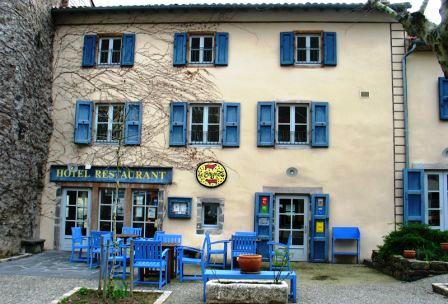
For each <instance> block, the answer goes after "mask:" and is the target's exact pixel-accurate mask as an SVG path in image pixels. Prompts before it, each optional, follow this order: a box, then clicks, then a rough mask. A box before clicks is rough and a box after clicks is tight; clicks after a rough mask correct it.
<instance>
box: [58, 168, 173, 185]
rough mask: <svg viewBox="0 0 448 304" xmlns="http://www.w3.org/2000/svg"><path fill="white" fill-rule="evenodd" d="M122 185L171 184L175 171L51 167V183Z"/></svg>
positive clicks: (167, 169)
mask: <svg viewBox="0 0 448 304" xmlns="http://www.w3.org/2000/svg"><path fill="white" fill-rule="evenodd" d="M117 177H118V180H119V182H120V183H136V184H171V183H172V181H173V169H172V168H163V167H123V168H121V169H120V170H118V172H117V169H116V168H114V167H94V166H92V167H91V168H90V169H85V167H82V166H79V167H78V168H77V169H73V168H68V167H67V166H61V165H56V166H51V168H50V181H51V182H93V183H114V182H116V179H117Z"/></svg>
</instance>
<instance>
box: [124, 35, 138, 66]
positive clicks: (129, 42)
mask: <svg viewBox="0 0 448 304" xmlns="http://www.w3.org/2000/svg"><path fill="white" fill-rule="evenodd" d="M134 54H135V34H134V33H126V34H123V43H122V48H121V66H126V67H131V66H133V65H134V56H135V55H134Z"/></svg>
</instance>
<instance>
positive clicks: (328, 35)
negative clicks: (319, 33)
mask: <svg viewBox="0 0 448 304" xmlns="http://www.w3.org/2000/svg"><path fill="white" fill-rule="evenodd" d="M337 61H338V60H337V50H336V33H335V32H324V65H330V66H335V65H336V64H337Z"/></svg>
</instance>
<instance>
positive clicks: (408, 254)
mask: <svg viewBox="0 0 448 304" xmlns="http://www.w3.org/2000/svg"><path fill="white" fill-rule="evenodd" d="M415 254H416V253H415V250H403V256H404V257H405V258H407V259H415Z"/></svg>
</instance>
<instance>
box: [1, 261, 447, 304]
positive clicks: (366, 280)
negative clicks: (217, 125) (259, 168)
mask: <svg viewBox="0 0 448 304" xmlns="http://www.w3.org/2000/svg"><path fill="white" fill-rule="evenodd" d="M43 257H45V256H44V255H43V256H41V257H39V256H35V257H31V258H27V259H29V260H28V261H26V259H22V260H21V262H18V261H17V262H7V263H8V264H9V263H17V264H9V265H5V264H6V263H2V264H3V265H0V303H1V304H22V303H30V304H44V303H45V304H46V303H49V302H51V301H52V300H54V299H56V298H58V297H60V296H61V295H62V294H64V293H65V292H67V291H69V290H71V289H73V288H74V287H77V286H85V287H95V286H96V284H97V282H96V281H95V279H92V278H93V277H95V275H94V273H92V274H91V276H90V278H91V279H79V278H70V275H71V274H72V273H73V269H71V268H69V266H70V264H68V263H67V264H68V266H64V264H63V262H61V261H58V262H55V263H54V265H56V266H57V268H55V269H53V268H52V267H56V266H54V265H52V264H50V265H48V264H49V262H48V261H47V262H46V264H45V265H46V267H45V269H43V270H45V271H41V272H40V273H38V271H37V270H38V268H36V267H34V268H33V267H30V266H29V265H30V264H33V265H36V264H35V263H33V262H34V260H33V259H39V260H42V259H43ZM47 257H48V256H47ZM48 260H49V259H48ZM19 263H20V265H19ZM43 264H44V263H43ZM14 265H16V267H18V268H17V269H22V268H23V265H27V267H30V268H29V269H23V270H22V271H20V272H16V273H20V275H17V274H13V272H12V270H13V267H12V266H14ZM71 265H73V264H71ZM64 267H65V268H64ZM71 267H74V266H71ZM17 269H16V270H17ZM64 270H65V271H66V274H65V275H64V276H61V272H64ZM296 272H297V274H298V275H299V280H298V286H297V291H298V303H318V304H327V303H328V304H330V303H335V304H336V303H337V304H340V303H344V304H350V303H360V304H361V303H362V304H369V303H375V304H378V303H385V304H395V303H397V304H398V303H406V304H420V303H430V304H439V303H440V304H442V303H443V304H447V303H448V298H445V297H443V296H441V295H438V294H435V293H433V292H432V289H431V283H433V282H448V275H442V276H437V277H432V278H427V279H423V280H420V281H417V282H412V283H402V282H399V281H396V280H395V279H393V278H391V277H389V276H386V275H383V274H381V273H378V272H377V271H375V270H372V269H369V268H367V267H364V266H361V265H333V264H311V263H310V264H308V263H298V264H297V265H296ZM164 289H165V290H171V291H173V293H172V294H171V296H170V297H169V298H168V301H167V303H175V304H189V303H200V302H201V296H202V284H200V283H198V282H187V283H182V284H180V283H179V282H177V280H174V281H173V282H172V283H171V284H169V285H168V286H165V288H164Z"/></svg>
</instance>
